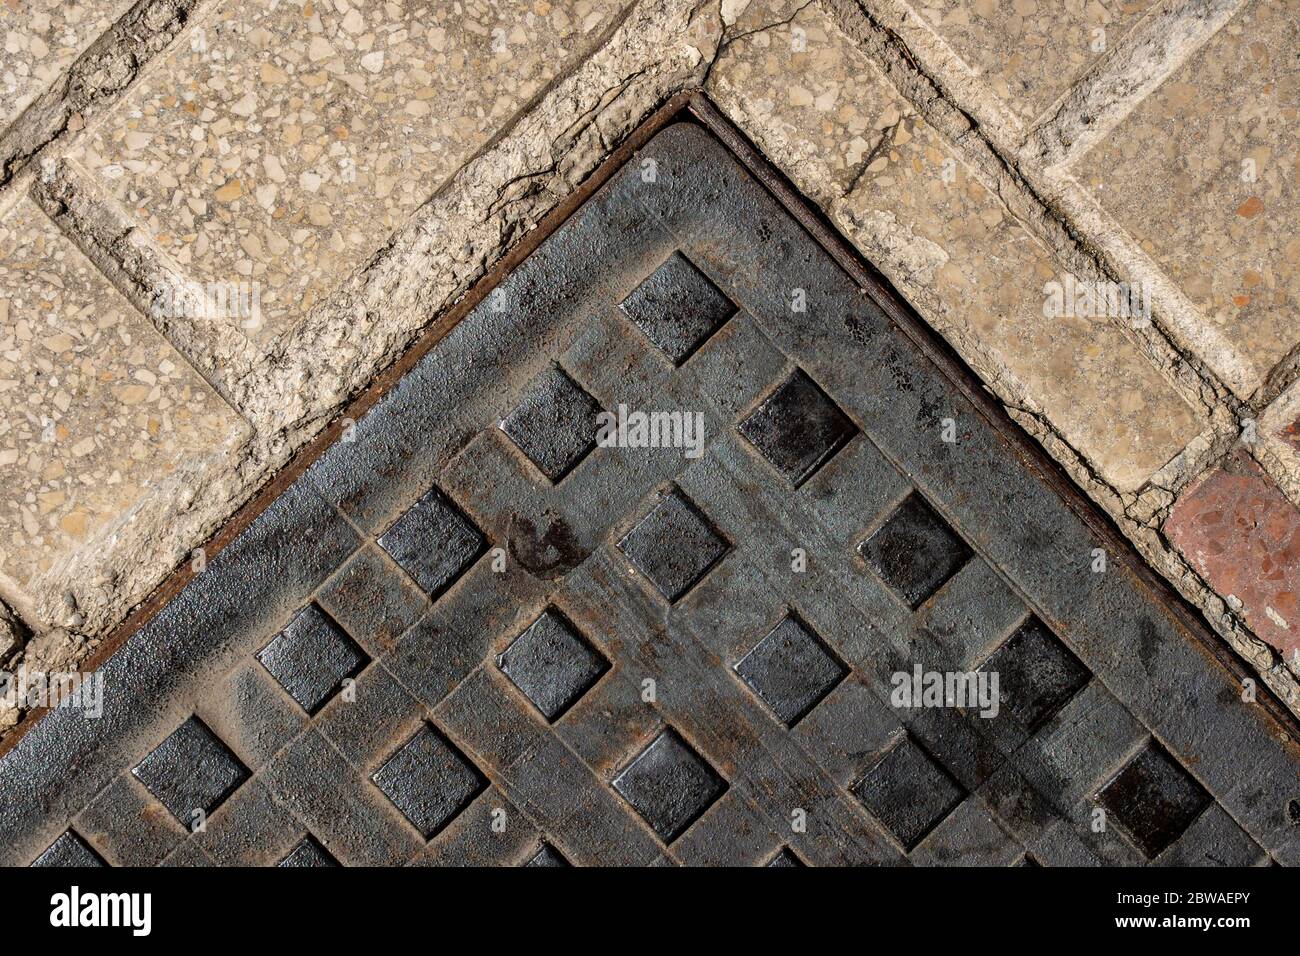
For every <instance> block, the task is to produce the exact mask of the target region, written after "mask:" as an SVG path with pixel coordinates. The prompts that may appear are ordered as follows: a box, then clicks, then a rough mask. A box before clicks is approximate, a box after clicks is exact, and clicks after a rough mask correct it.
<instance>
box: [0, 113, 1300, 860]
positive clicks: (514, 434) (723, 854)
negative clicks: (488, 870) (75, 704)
mask: <svg viewBox="0 0 1300 956" xmlns="http://www.w3.org/2000/svg"><path fill="white" fill-rule="evenodd" d="M806 227H807V228H806ZM816 228H819V227H814V226H812V225H811V224H810V223H809V222H808V221H804V222H803V223H802V224H801V221H800V220H799V219H797V218H796V217H795V216H794V215H792V214H791V211H790V210H789V209H788V208H787V206H785V205H783V204H782V202H781V201H779V200H778V198H777V196H776V194H774V193H773V192H772V191H770V190H769V189H768V188H767V187H766V186H765V185H764V184H763V183H762V182H761V181H760V179H758V178H756V176H755V175H753V174H752V173H751V172H750V171H749V170H748V168H747V167H746V166H744V165H742V163H741V162H740V161H738V159H737V158H736V157H735V156H734V155H733V154H732V152H730V151H729V150H728V149H727V148H726V147H724V146H723V145H722V143H721V142H720V141H719V140H717V139H715V138H714V136H713V135H712V134H711V133H710V132H708V131H706V130H705V129H704V128H703V127H701V126H698V125H694V124H691V123H677V124H674V125H670V126H668V127H667V128H665V129H664V130H663V131H661V132H659V133H658V134H657V135H656V136H655V137H654V138H653V139H650V140H649V142H648V143H646V144H644V145H643V147H642V148H641V149H640V151H639V152H637V153H636V155H635V156H633V157H632V159H631V161H629V162H627V163H625V165H624V166H623V167H622V168H621V169H620V170H619V171H618V172H617V173H616V174H615V175H614V176H613V178H612V179H610V180H609V181H608V182H607V183H606V184H605V185H604V186H603V187H602V188H600V190H599V191H598V192H596V193H595V194H594V196H592V198H590V199H589V200H587V201H586V203H585V204H584V205H582V206H581V208H579V210H578V211H577V212H576V213H575V214H574V215H573V216H571V217H570V219H569V220H568V221H567V222H565V223H564V224H563V226H562V227H560V228H559V229H558V230H557V231H556V232H554V233H553V234H552V235H551V236H550V237H549V238H548V239H546V240H545V241H544V242H543V243H542V244H541V245H540V247H538V248H537V249H536V251H534V252H533V253H532V254H531V255H530V256H529V257H528V258H527V259H526V260H524V261H523V262H522V264H520V265H518V266H517V267H516V268H515V269H514V270H513V272H511V273H510V274H509V275H507V276H505V277H504V279H503V280H502V281H501V282H500V283H499V285H498V286H497V287H496V288H495V290H494V291H493V292H492V293H491V294H489V295H487V296H486V297H485V298H483V299H482V300H481V302H479V304H478V305H477V306H475V307H474V308H473V309H472V310H471V311H468V313H467V315H466V316H465V317H464V318H463V320H462V321H460V322H459V323H458V324H456V325H455V327H454V328H453V329H451V331H450V332H449V333H448V334H447V335H446V336H445V337H444V338H442V339H441V341H439V342H438V343H437V344H436V345H435V346H434V347H433V348H432V349H431V350H430V351H429V352H428V353H427V354H425V355H424V356H423V358H422V359H420V361H419V362H418V364H416V365H415V366H414V367H413V368H412V369H411V370H410V371H409V372H408V373H407V374H406V375H405V377H404V378H402V379H401V380H400V382H398V384H397V385H396V386H395V387H393V388H392V389H391V390H390V391H388V392H387V393H386V394H385V395H384V396H383V398H382V400H380V401H379V403H378V404H377V405H375V406H374V408H373V409H372V410H371V411H370V412H369V413H368V414H366V415H365V416H364V417H363V418H362V419H361V420H360V421H359V422H357V423H356V426H355V430H349V431H348V433H347V434H346V435H345V437H344V439H343V440H340V441H337V442H335V443H334V444H333V445H332V446H331V447H330V448H329V449H328V450H327V451H326V452H325V454H324V455H323V456H322V457H321V458H320V459H319V460H317V461H316V462H315V463H314V464H313V465H312V466H311V467H310V469H308V470H307V471H306V473H305V474H302V475H301V476H299V477H298V478H297V479H296V480H295V481H294V482H293V483H292V484H291V485H290V486H289V487H288V488H287V490H285V491H284V492H283V493H282V494H281V495H280V496H279V497H278V498H277V499H276V500H275V501H274V502H273V503H272V504H271V505H270V507H269V508H267V510H266V511H264V512H263V513H262V514H261V515H260V516H259V517H258V518H257V519H256V520H255V521H254V522H253V524H252V525H251V526H250V527H249V528H248V529H247V530H246V531H245V532H244V533H243V534H242V536H240V537H239V538H238V539H237V540H236V541H235V542H234V543H233V544H231V545H230V546H228V547H226V548H225V549H224V550H222V551H221V552H220V553H219V554H218V555H217V556H216V557H215V559H214V560H212V561H211V562H210V564H209V566H208V567H207V568H206V570H204V571H202V572H201V573H200V574H198V575H197V577H195V579H194V580H193V581H192V582H191V583H190V584H189V585H188V586H187V587H185V589H184V590H183V591H182V592H181V593H180V594H179V595H178V596H176V597H175V598H174V599H173V600H171V601H170V602H169V603H168V604H166V605H165V606H164V607H163V608H162V609H161V611H160V612H159V613H157V614H156V615H154V616H153V617H152V619H150V620H148V621H147V622H146V623H145V624H144V625H143V627H141V628H140V629H138V630H137V631H135V632H134V633H133V634H131V635H130V637H129V638H128V639H127V640H126V641H125V643H124V644H123V645H122V646H121V647H120V649H118V650H117V651H116V653H114V654H113V655H112V656H111V657H110V658H109V659H108V660H107V661H106V663H105V664H104V665H103V667H102V673H103V676H104V679H105V687H106V698H105V701H104V713H103V717H102V719H99V720H87V719H85V718H84V717H83V716H82V715H81V713H80V712H78V711H75V710H71V709H66V708H65V709H60V710H56V711H54V712H51V713H50V714H48V715H47V716H46V717H45V718H44V719H42V720H40V721H38V722H37V723H36V724H35V725H34V726H33V727H32V728H31V729H30V730H29V731H28V732H27V733H26V734H25V735H24V736H23V737H22V738H21V739H20V740H19V742H18V743H17V744H16V746H14V747H12V748H11V749H10V751H9V752H8V753H7V754H5V755H4V757H3V758H2V760H0V778H2V779H3V787H4V791H5V799H4V801H3V804H2V805H0V855H2V856H3V858H4V861H6V862H10V863H27V862H31V861H33V860H35V861H38V862H42V863H76V862H104V861H107V862H110V863H114V864H133V863H157V862H160V861H166V862H174V863H195V862H207V861H215V862H218V863H231V864H233V863H245V864H276V863H280V864H284V865H293V866H301V865H322V864H323V865H332V864H335V863H342V864H398V863H405V862H411V861H413V862H427V863H437V864H454V863H492V864H527V865H538V866H553V865H568V864H602V863H604V864H653V863H664V862H667V863H718V864H724V863H725V864H747V865H768V864H770V865H781V866H788V865H799V864H857V863H907V862H911V863H921V864H929V863H974V864H998V865H1012V864H1022V863H1029V864H1033V863H1037V864H1046V865H1054V864H1080V863H1099V862H1100V863H1113V864H1138V863H1145V862H1148V861H1156V862H1159V863H1191V864H1206V863H1221V864H1251V863H1259V862H1264V861H1268V860H1269V859H1270V858H1271V859H1273V860H1276V861H1279V862H1287V863H1290V862H1295V861H1296V860H1297V859H1300V849H1298V848H1300V828H1297V827H1296V826H1294V825H1293V823H1291V822H1290V821H1288V819H1287V817H1286V810H1285V808H1286V805H1287V803H1288V801H1289V800H1291V799H1292V798H1294V797H1295V792H1294V791H1295V781H1296V774H1297V767H1298V766H1300V763H1298V762H1297V755H1296V750H1295V747H1294V744H1293V743H1291V742H1290V739H1289V737H1288V736H1287V733H1286V729H1285V728H1284V727H1283V726H1282V723H1281V722H1280V720H1279V719H1278V718H1277V717H1276V716H1275V715H1274V714H1273V713H1272V712H1271V711H1269V710H1268V709H1267V708H1266V707H1264V706H1261V705H1260V704H1255V703H1246V702H1243V699H1242V698H1243V694H1242V688H1241V685H1240V681H1239V679H1238V678H1237V677H1236V676H1234V674H1233V673H1232V671H1231V669H1230V667H1229V666H1228V665H1227V664H1225V663H1224V662H1223V661H1222V660H1220V659H1219V658H1218V657H1216V656H1215V654H1214V653H1213V652H1212V650H1213V649H1212V648H1211V647H1210V646H1209V644H1208V643H1207V642H1206V639H1205V636H1204V634H1203V633H1201V632H1199V631H1198V629H1197V625H1195V623H1194V622H1192V621H1191V620H1190V618H1189V617H1187V616H1186V612H1185V611H1183V610H1181V609H1179V608H1178V607H1177V606H1176V605H1175V604H1173V603H1172V602H1170V601H1169V599H1168V598H1167V597H1166V596H1165V595H1164V594H1163V593H1162V592H1160V591H1159V589H1158V588H1157V587H1156V586H1155V585H1153V584H1152V581H1151V578H1150V577H1149V576H1148V574H1147V573H1146V572H1144V571H1142V570H1141V569H1139V568H1138V566H1137V564H1136V562H1135V560H1134V559H1133V558H1132V557H1131V555H1129V554H1127V553H1126V552H1125V551H1124V549H1123V548H1122V546H1120V545H1118V544H1117V543H1116V538H1114V537H1113V536H1112V535H1111V533H1110V532H1109V531H1107V530H1105V529H1104V528H1103V527H1102V525H1101V524H1100V523H1098V522H1097V521H1096V520H1095V519H1094V518H1089V517H1088V516H1087V512H1086V510H1085V509H1083V508H1082V507H1081V505H1080V504H1079V499H1078V498H1077V496H1073V495H1072V493H1071V492H1069V491H1067V490H1065V489H1063V488H1062V487H1061V486H1060V484H1059V479H1057V478H1054V477H1053V476H1052V475H1051V474H1050V473H1049V470H1048V469H1045V468H1044V467H1043V466H1042V465H1041V461H1042V459H1041V458H1037V457H1035V455H1036V453H1035V452H1033V451H1031V450H1030V448H1029V445H1028V444H1027V440H1026V439H1025V438H1024V437H1023V436H1022V435H1019V434H1017V433H1016V432H1015V431H1014V429H1013V428H1012V427H1011V426H1010V424H1009V423H1008V422H1007V421H1006V420H1005V418H1000V417H998V414H997V413H995V412H994V411H991V407H990V406H989V405H988V404H987V402H986V400H985V399H983V398H982V397H981V396H979V395H978V394H977V391H976V389H974V388H973V387H972V385H971V383H970V381H969V380H963V379H962V378H961V377H960V375H959V374H957V373H956V372H954V371H953V366H952V363H951V360H949V359H946V358H944V357H943V356H942V354H941V353H940V352H938V351H936V350H935V349H934V347H933V346H931V345H927V344H925V342H924V341H923V340H922V339H920V338H918V337H917V335H916V333H915V331H914V330H911V331H909V329H910V328H911V327H910V326H909V325H908V323H909V322H910V321H911V320H910V319H909V318H908V317H907V316H906V315H905V314H904V312H903V311H902V310H901V308H900V307H899V306H898V305H897V303H895V302H892V301H891V300H889V299H887V298H885V297H884V296H882V295H880V294H879V290H878V289H877V290H875V291H874V292H873V294H872V295H871V296H868V295H867V294H865V293H864V292H863V291H862V289H861V287H860V284H859V281H858V280H855V278H854V277H853V276H852V275H851V274H850V272H848V271H846V269H847V268H848V267H847V266H842V265H841V264H838V263H837V259H836V258H835V257H834V256H833V255H832V254H831V253H830V252H828V251H827V249H828V247H827V246H824V245H823V244H821V243H820V242H819V241H818V240H817V239H815V238H814V237H813V235H812V234H810V232H809V229H813V230H814V232H815V231H816ZM841 261H842V260H841ZM859 278H860V277H859ZM905 327H907V328H905ZM601 413H609V415H610V416H612V418H611V417H600V416H601ZM602 426H605V427H604V428H603V429H602ZM1103 552H1104V558H1105V559H1106V560H1105V561H1104V562H1103V560H1102V557H1103ZM995 712H996V715H994V713H995Z"/></svg>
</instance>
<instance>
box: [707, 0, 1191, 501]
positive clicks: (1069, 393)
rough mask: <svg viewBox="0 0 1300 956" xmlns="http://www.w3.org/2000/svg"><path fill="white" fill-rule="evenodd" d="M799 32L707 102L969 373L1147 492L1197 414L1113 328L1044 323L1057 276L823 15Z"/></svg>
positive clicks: (732, 63)
mask: <svg viewBox="0 0 1300 956" xmlns="http://www.w3.org/2000/svg"><path fill="white" fill-rule="evenodd" d="M794 23H795V25H798V26H800V27H801V28H802V29H803V30H804V31H805V35H806V42H807V50H806V51H805V53H803V54H802V55H800V54H796V55H794V56H791V55H790V54H789V47H788V43H789V42H790V41H789V37H788V35H783V34H782V32H781V31H780V30H771V31H768V32H767V33H765V34H759V35H756V36H754V37H752V38H748V37H747V38H744V39H741V40H739V41H737V42H736V43H734V44H732V45H731V46H730V47H729V48H728V50H727V52H726V53H725V54H724V56H723V57H722V58H721V59H720V61H719V63H718V64H717V66H716V67H715V68H714V72H713V74H712V76H711V79H710V92H712V93H713V94H714V95H715V96H716V97H717V98H718V100H719V103H720V105H721V106H722V107H723V108H724V109H726V110H727V111H728V112H729V113H731V114H732V115H734V116H735V117H736V118H737V121H738V122H740V123H741V124H742V125H743V126H744V127H745V129H746V132H747V133H748V135H749V136H750V137H752V138H753V139H754V140H755V141H756V143H757V145H758V146H759V147H760V148H761V149H762V150H763V151H764V152H765V153H767V154H768V155H769V156H770V157H771V158H772V159H773V161H774V162H776V163H777V164H778V165H779V166H780V167H781V168H782V169H784V170H787V171H788V172H789V174H790V176H791V177H792V178H793V179H794V181H795V183H796V185H798V186H799V188H800V190H801V191H802V192H804V193H805V194H806V195H809V196H811V197H812V198H814V199H818V200H821V201H822V202H823V203H824V204H825V205H827V206H829V212H830V213H831V215H832V218H833V219H834V220H835V221H836V224H837V225H838V226H840V228H842V229H843V230H844V231H845V233H846V234H847V235H848V237H849V238H850V239H852V240H853V241H854V243H855V244H856V245H857V246H858V247H859V248H860V249H861V250H862V251H863V253H864V254H865V255H867V256H868V257H869V258H871V260H872V261H873V263H874V264H875V265H876V266H877V267H878V268H879V269H880V270H881V271H882V272H884V273H885V275H886V276H887V277H888V278H889V279H890V280H891V281H892V282H893V283H894V285H895V286H896V287H898V288H899V289H900V290H901V291H902V292H903V293H904V294H906V295H908V296H909V298H910V300H911V303H912V305H914V306H915V307H917V308H918V309H919V311H920V312H921V314H922V315H923V316H924V317H925V318H926V320H927V321H929V322H930V323H931V324H932V325H933V326H934V327H935V328H937V329H938V330H939V331H940V332H941V333H942V334H943V335H944V336H945V337H946V338H947V339H948V340H949V341H950V342H951V343H952V344H953V345H954V346H955V347H956V348H957V350H958V351H959V352H961V354H962V357H963V358H965V359H966V361H967V362H969V363H970V364H971V365H972V366H973V367H974V368H975V370H976V371H977V372H979V373H980V374H981V375H982V376H983V377H984V378H985V379H986V380H987V381H991V382H994V383H997V384H999V385H1001V386H1002V387H1003V388H1005V389H1007V390H1009V391H1010V392H1011V393H1012V395H1013V396H1016V399H1017V400H1019V396H1020V395H1024V396H1025V397H1026V398H1028V399H1029V400H1030V401H1032V402H1034V403H1035V404H1037V405H1038V406H1039V407H1040V408H1041V409H1042V411H1043V412H1044V413H1045V415H1046V417H1047V419H1048V420H1049V421H1051V422H1052V423H1053V424H1054V425H1055V426H1056V427H1057V428H1058V429H1059V430H1060V431H1061V432H1062V433H1063V434H1064V436H1065V437H1066V439H1067V440H1068V441H1069V442H1070V444H1071V445H1072V446H1073V447H1074V448H1076V449H1078V450H1079V451H1080V452H1082V453H1083V455H1084V456H1085V457H1086V458H1088V459H1089V460H1090V461H1091V462H1092V463H1093V464H1094V465H1095V466H1096V467H1097V469H1098V470H1099V471H1100V473H1101V474H1102V475H1103V476H1104V477H1105V478H1106V479H1107V480H1109V481H1110V482H1111V483H1112V484H1113V485H1115V486H1116V487H1117V488H1119V489H1120V490H1123V491H1132V490H1135V489H1137V488H1138V487H1140V486H1141V485H1142V484H1143V482H1144V481H1146V479H1147V478H1148V477H1149V476H1150V475H1151V474H1152V473H1153V472H1155V471H1156V470H1157V469H1159V468H1160V467H1162V466H1163V465H1164V464H1165V463H1166V462H1168V461H1169V460H1170V459H1171V458H1173V457H1174V456H1175V455H1176V454H1177V453H1178V452H1179V451H1181V450H1182V448H1183V447H1184V445H1186V443H1187V442H1188V441H1189V440H1191V439H1192V438H1193V437H1194V436H1195V435H1196V434H1197V432H1198V431H1199V430H1200V427H1201V426H1200V424H1199V422H1198V419H1197V417H1196V415H1195V414H1194V413H1193V411H1192V409H1191V408H1190V407H1189V406H1188V405H1187V403H1186V402H1184V401H1183V399H1182V398H1181V397H1180V396H1179V395H1178V394H1177V392H1176V391H1175V390H1174V388H1173V386H1172V385H1170V384H1169V383H1168V382H1167V381H1165V380H1164V379H1163V378H1162V377H1161V376H1160V374H1159V373H1158V372H1157V371H1156V369H1155V368H1154V367H1153V366H1152V365H1151V364H1150V363H1149V362H1148V361H1147V360H1146V359H1145V358H1144V357H1143V356H1142V355H1141V354H1140V353H1139V352H1138V351H1137V349H1136V347H1135V346H1134V345H1133V344H1132V343H1131V342H1129V340H1128V339H1127V338H1126V337H1125V335H1124V333H1123V332H1122V331H1121V330H1120V329H1119V328H1117V327H1116V326H1115V325H1114V324H1112V322H1111V320H1109V319H1106V318H1100V319H1091V318H1077V317H1071V316H1060V317H1048V316H1047V315H1045V314H1044V313H1045V310H1044V305H1045V301H1046V296H1045V294H1044V293H1045V288H1044V287H1045V285H1046V283H1048V282H1051V281H1056V282H1061V283H1064V282H1065V276H1064V271H1063V269H1062V267H1061V265H1060V264H1059V263H1058V262H1056V261H1055V259H1054V258H1053V257H1052V256H1051V254H1050V253H1049V252H1048V251H1047V250H1046V248H1045V247H1044V246H1042V245H1041V244H1040V243H1039V242H1038V241H1037V240H1036V239H1035V238H1033V237H1032V236H1031V235H1030V234H1029V233H1028V232H1027V231H1026V230H1025V229H1024V228H1023V227H1022V226H1021V225H1020V224H1019V223H1017V222H1016V220H1015V219H1014V218H1012V217H1011V216H1010V214H1009V213H1007V211H1006V209H1005V208H1004V207H1003V205H1002V204H1001V203H1000V202H999V200H998V199H997V197H996V196H994V195H992V194H991V193H990V192H989V191H988V189H987V188H986V187H985V186H984V185H983V184H982V183H981V182H979V181H978V180H977V179H976V178H975V177H974V176H972V175H971V173H970V171H969V170H968V169H967V167H966V166H964V165H963V164H962V163H961V162H960V161H959V160H958V159H956V158H955V155H954V154H953V153H952V151H951V150H950V149H949V148H948V146H947V144H946V143H945V142H944V141H943V139H942V138H941V137H940V136H939V134H938V133H936V132H935V131H934V130H933V129H932V128H931V127H930V126H929V125H928V124H926V123H925V122H924V120H922V119H920V118H919V117H917V116H915V115H914V114H913V112H912V110H911V107H910V106H909V105H908V104H907V103H906V101H904V100H902V99H901V98H900V97H899V95H898V94H897V93H896V92H895V91H894V89H893V87H891V86H889V85H888V84H887V83H886V82H885V81H884V80H883V79H882V78H881V77H880V74H879V73H878V71H877V69H876V67H875V65H874V64H873V63H872V61H870V60H869V59H867V57H866V56H865V55H864V54H862V53H861V52H860V51H859V50H857V49H856V48H855V47H854V46H853V45H852V44H851V43H850V42H849V41H848V40H847V38H845V37H844V36H843V35H842V34H841V33H839V31H838V29H837V28H836V27H835V26H834V25H833V24H832V23H831V22H830V21H829V20H828V19H827V17H826V16H825V14H823V13H821V12H819V11H818V10H817V9H816V8H812V7H810V8H808V9H806V10H804V11H803V12H801V13H800V14H799V15H798V16H797V17H796V18H795V21H794ZM849 90H851V91H852V95H851V96H850V95H849V93H848V91H849ZM801 91H802V92H801ZM819 91H820V92H819Z"/></svg>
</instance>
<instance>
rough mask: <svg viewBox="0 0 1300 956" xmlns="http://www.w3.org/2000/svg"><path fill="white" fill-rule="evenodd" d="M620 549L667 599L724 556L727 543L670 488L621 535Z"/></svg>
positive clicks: (691, 584) (692, 583) (679, 593)
mask: <svg viewBox="0 0 1300 956" xmlns="http://www.w3.org/2000/svg"><path fill="white" fill-rule="evenodd" d="M618 549H619V550H620V551H622V552H623V554H624V555H626V556H627V559H628V560H629V561H631V562H632V564H633V565H634V566H635V567H636V569H637V570H638V571H640V572H641V573H642V574H644V575H645V576H646V577H647V578H648V579H649V581H650V583H651V584H653V585H654V587H655V590H657V591H658V592H659V593H660V594H662V595H663V596H664V597H665V598H666V599H667V600H668V601H670V602H673V601H677V600H678V599H679V598H681V597H682V596H683V595H684V594H686V592H687V591H689V590H690V589H691V588H692V587H694V586H695V584H696V583H697V582H698V581H699V580H700V579H701V578H702V577H704V575H705V574H707V573H708V571H709V569H710V568H712V567H713V566H714V565H715V564H717V563H718V562H719V561H721V560H722V557H723V555H725V554H726V553H727V552H728V551H729V550H730V549H731V545H730V544H728V543H727V540H726V539H725V538H724V537H722V535H721V533H719V532H718V530H717V529H716V528H714V527H713V523H712V522H711V521H709V519H708V518H706V517H705V516H704V515H703V513H701V511H700V510H699V509H698V508H696V507H695V505H694V504H693V503H692V502H691V501H690V500H689V499H688V498H687V497H686V496H685V495H684V494H682V492H681V491H680V490H679V489H677V488H674V489H672V490H671V491H669V492H668V493H666V494H665V495H663V497H661V498H660V499H659V501H658V503H657V504H655V506H654V507H653V508H651V509H650V513H649V514H647V515H646V516H645V517H644V518H642V519H641V520H640V521H639V522H637V524H636V527H634V528H633V529H632V530H631V531H629V532H628V533H627V534H625V535H624V536H623V538H622V540H620V541H619V543H618Z"/></svg>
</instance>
